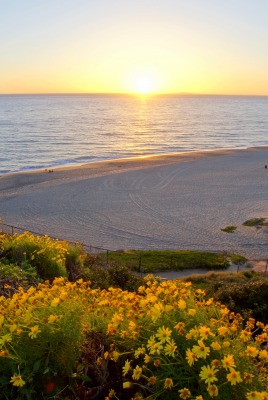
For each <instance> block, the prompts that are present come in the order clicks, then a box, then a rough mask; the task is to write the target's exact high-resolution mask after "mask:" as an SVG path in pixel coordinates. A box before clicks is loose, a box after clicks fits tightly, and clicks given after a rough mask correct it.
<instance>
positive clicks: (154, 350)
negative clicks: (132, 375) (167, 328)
mask: <svg viewBox="0 0 268 400" xmlns="http://www.w3.org/2000/svg"><path fill="white" fill-rule="evenodd" d="M161 350H163V345H162V343H161V342H156V343H155V344H154V345H153V346H152V347H151V349H150V354H160V352H161Z"/></svg>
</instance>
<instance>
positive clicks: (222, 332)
mask: <svg viewBox="0 0 268 400" xmlns="http://www.w3.org/2000/svg"><path fill="white" fill-rule="evenodd" d="M228 331H229V330H228V328H226V326H221V327H220V328H218V332H219V335H220V336H225V335H226V334H227V333H228Z"/></svg>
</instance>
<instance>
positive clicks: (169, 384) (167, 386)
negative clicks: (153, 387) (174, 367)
mask: <svg viewBox="0 0 268 400" xmlns="http://www.w3.org/2000/svg"><path fill="white" fill-rule="evenodd" d="M172 387H173V380H172V379H171V378H166V379H165V384H164V388H165V389H171V388H172Z"/></svg>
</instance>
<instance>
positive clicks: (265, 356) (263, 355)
mask: <svg viewBox="0 0 268 400" xmlns="http://www.w3.org/2000/svg"><path fill="white" fill-rule="evenodd" d="M259 357H260V359H261V360H264V361H265V362H267V363H268V351H267V350H260V351H259Z"/></svg>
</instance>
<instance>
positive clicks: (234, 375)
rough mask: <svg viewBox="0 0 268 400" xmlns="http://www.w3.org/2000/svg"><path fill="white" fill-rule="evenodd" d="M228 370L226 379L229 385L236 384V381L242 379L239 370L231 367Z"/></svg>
mask: <svg viewBox="0 0 268 400" xmlns="http://www.w3.org/2000/svg"><path fill="white" fill-rule="evenodd" d="M230 371H231V372H230V373H229V374H227V380H228V381H229V382H230V383H231V385H236V384H237V383H239V382H242V381H243V380H242V378H241V376H240V372H239V371H235V370H234V369H233V368H231V370H230Z"/></svg>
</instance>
